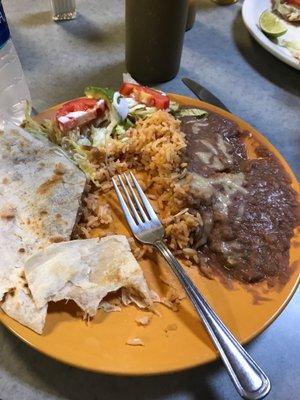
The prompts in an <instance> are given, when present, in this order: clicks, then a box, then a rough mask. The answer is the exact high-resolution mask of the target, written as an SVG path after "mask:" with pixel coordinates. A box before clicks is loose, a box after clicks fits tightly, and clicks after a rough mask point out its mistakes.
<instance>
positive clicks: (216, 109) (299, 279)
mask: <svg viewBox="0 0 300 400" xmlns="http://www.w3.org/2000/svg"><path fill="white" fill-rule="evenodd" d="M168 95H169V96H170V98H172V99H173V100H176V99H177V101H179V102H180V99H182V101H191V102H192V103H194V105H196V104H197V105H198V106H199V107H203V108H207V109H208V110H211V111H214V112H217V113H218V114H220V115H223V116H225V117H226V118H228V119H230V120H233V121H235V122H237V123H238V124H242V125H244V126H245V127H246V129H249V130H250V131H251V133H252V132H254V133H255V135H256V136H257V137H258V138H259V140H260V141H261V142H262V143H264V144H265V143H267V144H268V146H269V147H270V149H271V151H272V152H273V153H275V155H276V157H277V158H279V159H280V162H281V163H283V164H284V167H285V169H287V170H288V172H289V175H290V176H291V178H292V181H293V184H294V185H295V184H296V185H297V188H296V189H295V190H296V191H297V193H298V195H300V184H299V182H298V180H297V177H296V176H295V174H294V173H293V171H292V169H291V167H290V166H289V165H288V163H287V161H286V160H285V158H284V157H283V156H282V155H281V153H280V152H279V151H278V150H277V149H276V147H275V146H274V145H273V144H272V143H271V142H270V141H269V140H268V139H267V138H266V137H265V136H264V135H263V134H261V133H260V132H258V131H257V130H256V129H255V128H254V127H253V126H251V125H250V124H249V123H248V122H246V121H245V120H243V119H241V118H240V117H238V116H236V115H234V114H232V113H230V112H228V111H225V110H223V109H221V108H219V107H217V106H214V105H212V104H210V103H206V102H204V101H201V100H198V99H196V98H193V97H189V96H183V95H180V94H175V93H168ZM74 100H75V99H74ZM67 101H70V100H67ZM67 101H65V102H67ZM65 102H63V103H60V104H57V105H54V106H51V107H49V108H47V109H45V110H44V111H42V112H41V113H39V114H43V113H44V112H47V111H49V110H51V109H54V108H57V107H59V106H60V105H62V104H64V103H65ZM299 265H300V263H299ZM297 267H298V264H297ZM299 284H300V271H299V274H298V276H297V277H296V279H295V282H294V283H293V286H292V288H291V290H290V292H289V293H288V296H287V297H286V298H285V299H284V301H283V302H282V303H281V305H280V307H278V309H277V310H276V312H275V313H273V314H272V315H271V316H270V318H268V319H267V320H266V321H265V323H264V324H262V325H261V327H260V328H259V329H257V330H256V331H255V332H253V333H252V334H251V335H249V336H248V337H247V338H245V339H244V340H241V344H243V345H245V344H247V343H249V342H251V341H252V340H253V339H254V338H256V337H258V336H259V335H260V334H261V333H263V332H264V331H265V330H266V329H267V328H268V327H269V326H270V325H271V324H272V323H273V322H274V321H275V320H276V319H277V318H278V317H279V316H280V314H281V313H282V312H283V311H284V309H285V308H286V306H287V305H288V303H289V302H290V301H291V299H292V297H293V296H294V294H295V292H296V291H297V288H298V286H299ZM2 315H5V317H6V318H9V320H12V321H14V320H13V319H12V318H10V317H8V316H7V315H6V314H5V313H4V312H3V311H2V310H0V322H1V324H2V325H3V326H4V327H5V328H6V329H7V330H8V331H9V332H11V333H13V334H14V336H16V337H17V338H18V339H20V340H21V341H22V342H24V343H25V344H27V345H29V346H30V347H31V348H33V349H34V350H35V351H38V352H39V353H41V354H43V355H44V356H47V357H49V358H51V359H52V360H55V361H57V362H60V363H62V364H64V365H69V366H72V367H75V368H79V369H82V370H85V371H90V372H95V373H103V374H107V375H114V376H125V377H126V376H155V375H167V374H171V373H180V372H183V371H187V370H190V369H193V368H197V367H200V366H203V365H207V364H210V363H212V362H214V361H216V360H217V359H219V358H220V356H219V354H218V353H214V354H213V355H212V356H211V357H210V358H209V359H207V360H204V361H203V362H201V363H199V362H193V363H191V364H190V365H188V366H182V367H175V368H169V369H165V370H157V371H150V372H149V371H148V372H147V371H139V372H128V371H127V372H122V371H117V372H116V371H111V370H107V369H101V368H98V369H96V368H93V367H88V366H85V365H82V364H80V363H76V362H73V361H67V360H65V359H62V358H59V357H58V356H57V355H53V354H51V353H50V352H47V351H46V349H44V348H40V347H39V346H38V345H36V344H35V343H32V342H31V341H30V340H28V339H27V338H26V337H24V336H22V335H21V334H20V333H19V332H18V331H17V330H15V329H14V327H13V326H11V325H10V324H7V323H6V322H4V321H3V319H2ZM14 323H17V322H16V321H14ZM17 324H18V325H21V324H19V323H17Z"/></svg>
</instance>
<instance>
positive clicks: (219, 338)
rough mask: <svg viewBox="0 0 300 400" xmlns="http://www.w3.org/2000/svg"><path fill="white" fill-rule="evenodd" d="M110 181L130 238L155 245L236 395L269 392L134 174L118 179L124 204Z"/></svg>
mask: <svg viewBox="0 0 300 400" xmlns="http://www.w3.org/2000/svg"><path fill="white" fill-rule="evenodd" d="M112 181H113V185H114V188H115V190H116V193H117V197H118V200H119V202H120V205H121V207H122V210H123V213H124V215H125V217H126V220H127V222H128V225H129V227H130V229H131V231H132V233H133V235H134V236H135V237H136V239H137V240H139V241H140V242H142V243H145V244H150V245H152V246H155V247H156V248H157V249H158V250H159V251H160V252H161V254H162V256H163V257H164V258H165V260H166V261H167V262H168V263H169V265H170V267H171V268H172V270H173V272H174V274H175V275H176V276H177V278H178V279H179V281H180V282H181V284H182V286H183V287H184V289H185V291H186V293H187V295H188V297H189V298H190V300H191V302H192V303H193V305H194V307H195V309H196V311H197V313H198V314H199V316H200V317H201V319H202V321H203V323H204V326H205V328H206V329H207V332H208V333H209V335H210V337H211V340H212V341H213V343H214V345H215V347H216V348H217V350H218V351H219V353H220V356H221V358H222V360H223V362H224V364H225V366H226V368H227V371H228V373H229V376H230V377H231V379H232V381H233V383H234V385H235V387H236V389H237V391H238V393H239V394H240V396H242V397H243V398H244V399H249V400H258V399H262V398H263V397H265V396H266V395H267V394H268V393H269V391H270V389H271V384H270V381H269V379H268V377H267V376H266V375H265V373H264V372H263V371H262V370H261V368H260V367H259V366H258V365H257V364H256V362H255V361H254V360H253V359H252V358H251V357H250V355H249V354H248V353H247V352H246V351H245V349H244V348H243V347H242V346H241V344H240V343H239V342H238V341H237V339H236V338H235V337H234V336H233V335H232V333H231V332H230V331H229V329H228V328H226V326H225V325H224V324H223V322H222V321H221V320H220V318H219V317H218V316H217V315H216V313H215V312H214V311H213V309H212V308H211V307H210V305H209V304H208V303H207V301H206V300H205V299H204V298H203V296H202V295H201V294H200V292H199V290H198V289H197V287H196V286H195V285H194V283H193V282H192V281H191V279H190V278H189V277H188V275H187V274H186V272H185V271H184V269H183V268H182V266H181V265H180V264H179V262H178V260H177V259H176V258H175V257H174V256H173V254H172V253H171V251H170V250H169V248H168V247H167V246H166V244H165V243H164V241H163V237H164V228H163V226H162V224H161V222H160V221H159V219H158V217H157V215H156V214H155V212H154V210H153V208H152V206H151V204H150V202H149V200H148V199H147V197H146V195H145V194H144V192H143V190H142V189H141V187H140V185H139V183H138V182H137V180H136V178H135V177H134V175H133V174H132V173H131V172H130V176H128V175H127V174H123V175H121V176H120V175H119V176H118V181H119V184H120V185H121V187H122V189H123V191H124V194H125V197H126V200H127V203H128V205H127V204H126V201H125V199H124V197H123V195H122V193H121V191H120V189H119V187H118V184H117V182H116V178H112ZM135 190H136V192H137V194H138V195H137V194H136V192H135Z"/></svg>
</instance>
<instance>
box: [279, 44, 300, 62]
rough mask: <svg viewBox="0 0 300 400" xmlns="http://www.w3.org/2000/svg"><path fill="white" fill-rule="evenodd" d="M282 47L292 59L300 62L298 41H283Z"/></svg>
mask: <svg viewBox="0 0 300 400" xmlns="http://www.w3.org/2000/svg"><path fill="white" fill-rule="evenodd" d="M283 45H284V47H285V48H287V49H288V50H289V51H290V53H291V54H292V56H293V57H295V58H297V59H298V60H300V40H290V41H288V40H284V41H283Z"/></svg>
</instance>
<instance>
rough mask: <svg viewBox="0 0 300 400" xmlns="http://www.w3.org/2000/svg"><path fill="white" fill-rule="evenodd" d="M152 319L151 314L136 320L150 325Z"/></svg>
mask: <svg viewBox="0 0 300 400" xmlns="http://www.w3.org/2000/svg"><path fill="white" fill-rule="evenodd" d="M150 321H151V316H150V315H143V316H142V317H138V318H136V320H135V322H136V323H137V324H138V325H142V326H146V325H149V323H150Z"/></svg>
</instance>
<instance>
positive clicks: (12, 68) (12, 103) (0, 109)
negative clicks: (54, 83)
mask: <svg viewBox="0 0 300 400" xmlns="http://www.w3.org/2000/svg"><path fill="white" fill-rule="evenodd" d="M30 100H31V99H30V93H29V89H28V86H27V84H26V81H25V77H24V74H23V70H22V66H21V63H20V60H19V57H18V55H17V53H16V50H15V47H14V45H13V42H12V40H11V38H10V32H9V28H8V24H7V21H6V17H5V14H4V10H3V6H2V2H1V0H0V130H1V129H3V123H4V120H6V119H9V120H12V121H14V122H16V123H20V122H21V121H22V119H23V116H24V107H25V102H26V101H29V102H30Z"/></svg>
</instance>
